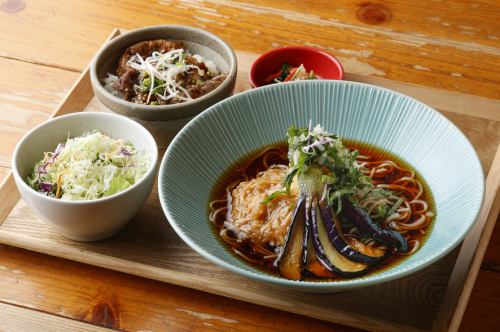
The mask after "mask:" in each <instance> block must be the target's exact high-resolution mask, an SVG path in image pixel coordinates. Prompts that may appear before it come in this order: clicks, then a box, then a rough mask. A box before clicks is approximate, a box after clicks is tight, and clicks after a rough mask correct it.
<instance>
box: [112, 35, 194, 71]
mask: <svg viewBox="0 0 500 332" xmlns="http://www.w3.org/2000/svg"><path fill="white" fill-rule="evenodd" d="M179 48H184V45H183V44H182V43H181V42H177V41H172V40H165V39H156V40H148V41H143V42H140V43H137V44H134V45H132V46H130V47H129V48H127V49H126V50H125V53H123V55H122V56H121V58H120V61H118V67H117V68H116V74H117V75H118V76H121V75H122V74H123V73H125V71H126V70H127V69H128V68H129V67H128V66H127V61H128V60H129V59H130V57H131V56H133V55H135V54H139V55H140V56H141V57H143V58H147V57H148V56H150V55H151V54H152V53H153V52H160V53H166V52H168V51H171V50H175V49H179Z"/></svg>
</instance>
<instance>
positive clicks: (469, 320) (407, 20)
mask: <svg viewBox="0 0 500 332" xmlns="http://www.w3.org/2000/svg"><path fill="white" fill-rule="evenodd" d="M382 2H383V4H382ZM499 16H500V4H499V3H498V2H497V1H483V2H467V1H460V2H458V1H444V0H443V1H438V0H436V1H414V2H413V3H410V2H409V1H402V0H395V1H391V2H388V1H381V3H367V2H366V3H365V2H352V1H335V2H333V1H326V0H312V1H293V2H283V1H276V0H266V1H264V0H261V1H252V2H250V1H226V0H206V1H202V0H190V1H164V0H160V1H155V2H153V1H97V0H96V1H51V0H38V1H21V0H2V1H0V31H2V32H3V33H2V36H1V37H0V65H1V68H2V72H1V73H2V75H1V77H2V79H1V80H0V105H1V107H0V141H1V144H0V179H1V178H3V177H5V175H6V174H7V172H8V169H9V165H10V158H11V154H12V151H13V148H14V146H15V144H16V142H17V141H18V140H19V138H20V137H21V136H22V135H23V134H24V133H25V132H26V131H27V130H29V129H30V128H32V127H33V126H35V125H36V124H38V123H40V122H42V121H44V120H45V119H47V118H48V116H49V114H50V113H51V112H52V110H53V109H54V108H55V106H56V105H57V103H58V102H59V101H60V100H61V98H62V97H63V96H64V94H65V93H66V92H67V91H68V90H69V88H70V86H71V85H72V83H73V82H74V81H75V80H76V78H77V77H78V75H79V73H80V72H81V71H82V70H83V69H84V67H85V66H86V65H87V64H88V62H89V61H90V59H91V58H92V56H93V54H94V53H95V51H96V50H97V48H98V47H99V45H100V44H101V43H102V42H103V41H104V40H105V38H106V37H107V35H108V34H109V32H110V31H111V30H112V29H113V28H115V27H117V26H119V27H123V28H127V29H133V28H137V27H141V26H145V25H153V24H162V23H175V24H185V25H192V26H197V27H201V28H204V29H207V30H209V31H211V32H213V33H215V34H217V35H219V36H221V37H222V38H224V39H225V40H227V41H228V42H229V43H230V44H231V45H232V46H233V48H235V49H237V50H241V51H246V52H252V53H262V52H264V51H266V50H269V49H271V48H274V47H278V46H283V45H290V44H303V45H311V46H316V47H319V48H322V49H325V50H326V51H328V52H330V53H332V54H333V55H335V56H337V57H338V58H339V59H340V60H341V61H342V63H343V64H344V66H345V68H346V70H347V71H349V72H352V73H359V74H363V75H371V76H375V77H384V78H387V79H391V80H397V81H403V82H411V83H415V84H420V85H425V86H429V87H435V88H439V89H446V90H451V91H458V92H465V93H468V94H474V95H477V96H482V97H487V98H493V99H500V66H499V65H498V64H499V63H500V23H499V20H498V18H499ZM0 280H1V281H2V282H1V287H0V330H9V331H17V330H82V331H87V330H88V331H95V330H98V329H100V327H103V328H104V327H106V328H112V329H122V330H133V331H138V330H141V331H160V330H175V331H178V330H220V329H223V328H225V329H232V330H238V331H240V330H241V331H253V330H256V329H259V330H262V331H276V330H287V331H306V330H311V331H331V330H335V331H351V330H353V329H351V328H347V327H343V326H338V325H334V324H331V323H325V322H322V321H318V320H314V319H311V318H308V317H303V316H298V315H293V314H289V313H285V312H281V311H277V310H271V309H267V308H263V307H260V306H257V305H253V304H248V303H244V302H239V301H236V300H231V299H228V298H223V297H220V296H216V295H211V294H206V293H202V292H198V291H194V290H189V289H185V288H182V287H177V286H172V285H169V284H164V283H160V282H156V281H151V280H147V279H142V278H139V277H134V276H130V275H126V274H122V273H118V272H113V271H109V270H105V269H101V268H96V267H92V266H88V265H85V264H80V263H75V262H72V261H68V260H63V259H59V258H53V257H50V256H46V255H42V254H37V253H33V252H29V251H25V250H21V249H17V248H14V247H8V246H3V245H0ZM499 298H500V226H499V224H498V223H497V226H496V229H495V230H494V233H493V236H492V239H491V242H490V244H489V247H488V250H487V253H486V256H485V258H484V260H483V264H482V267H481V271H480V273H479V276H478V279H477V282H476V284H475V287H474V290H473V293H472V296H471V299H470V301H469V304H468V307H467V310H466V312H465V316H464V319H463V322H462V325H461V329H462V330H463V331H469V330H478V331H490V330H494V329H495V328H497V327H498V325H499V323H500V319H499V318H498V314H499V313H500V301H499V300H498V299H499Z"/></svg>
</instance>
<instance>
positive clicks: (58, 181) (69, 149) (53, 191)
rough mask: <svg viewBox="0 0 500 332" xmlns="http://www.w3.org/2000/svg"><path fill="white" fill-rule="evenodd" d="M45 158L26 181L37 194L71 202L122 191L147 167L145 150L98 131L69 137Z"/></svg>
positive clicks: (148, 163)
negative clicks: (139, 149)
mask: <svg viewBox="0 0 500 332" xmlns="http://www.w3.org/2000/svg"><path fill="white" fill-rule="evenodd" d="M44 155H45V156H44V158H43V159H42V160H40V161H38V162H37V163H36V164H35V166H34V168H33V172H32V173H31V175H29V176H28V178H27V179H26V182H27V183H28V185H29V186H30V187H31V188H33V189H34V190H36V191H38V192H39V193H42V194H44V195H47V196H49V197H54V198H58V199H62V200H70V201H79V200H93V199H98V198H102V197H107V196H111V195H113V194H116V193H118V192H120V191H123V190H125V189H127V188H128V187H130V186H131V185H133V184H134V183H136V182H137V181H139V180H140V179H141V178H142V177H143V176H144V174H145V173H146V171H147V170H148V168H149V165H150V161H149V156H148V155H147V153H146V152H145V151H138V150H137V149H136V148H135V147H134V145H133V144H132V143H130V142H125V141H124V140H122V139H113V138H111V137H108V136H106V135H104V134H102V133H101V132H98V131H95V132H90V133H84V134H83V135H81V136H78V137H74V138H68V140H67V141H66V142H65V143H60V144H59V145H58V146H57V148H56V149H55V151H54V152H45V153H44Z"/></svg>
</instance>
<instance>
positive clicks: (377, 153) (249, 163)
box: [209, 139, 436, 282]
mask: <svg viewBox="0 0 500 332" xmlns="http://www.w3.org/2000/svg"><path fill="white" fill-rule="evenodd" d="M343 143H344V145H345V146H347V147H348V148H349V149H351V150H358V151H359V152H360V154H362V155H367V156H370V157H372V158H373V160H391V161H393V162H395V163H396V164H397V165H398V166H399V167H401V168H404V169H406V170H411V171H413V172H415V177H416V179H417V180H419V181H420V183H421V184H422V186H423V188H424V193H423V196H422V197H421V199H422V200H424V201H426V202H427V203H428V204H429V211H432V212H433V213H434V218H433V220H432V221H431V222H430V224H429V225H428V226H427V227H426V234H425V235H419V236H416V235H415V237H416V238H418V240H420V247H422V246H423V245H425V242H426V239H427V238H428V236H429V234H430V232H431V231H432V228H433V227H434V220H435V218H436V209H435V204H434V198H433V196H432V193H431V190H430V187H429V186H428V185H427V183H426V182H425V181H424V179H423V178H422V176H421V175H420V174H419V173H418V172H417V171H416V170H415V169H414V168H413V167H412V166H411V165H410V164H409V163H408V162H406V161H404V160H403V159H402V158H400V157H398V156H397V155H395V154H393V153H391V152H388V151H386V150H384V149H381V148H378V147H375V146H373V145H371V144H366V143H363V142H359V141H355V140H348V139H343ZM270 147H273V148H277V149H279V150H280V152H281V153H282V154H283V156H284V158H274V160H271V162H270V164H271V165H272V164H273V163H274V164H283V165H287V164H288V158H287V157H286V156H287V152H288V145H287V143H286V142H279V143H276V144H270V145H268V146H264V147H262V148H260V149H258V150H255V151H252V152H250V153H248V154H247V155H245V156H243V157H242V158H240V159H239V160H237V161H236V162H234V163H233V164H232V165H231V166H230V167H229V168H228V169H227V170H226V171H225V172H224V173H223V174H222V175H221V176H220V177H219V179H217V182H216V184H215V186H214V188H213V189H212V192H211V195H210V201H213V200H217V199H224V198H226V187H227V186H228V185H230V184H231V183H233V182H235V181H238V180H240V179H242V177H243V176H244V172H245V171H246V173H247V175H248V176H249V178H255V177H256V176H257V174H258V173H259V172H261V171H263V170H264V168H263V166H262V157H259V158H256V159H255V157H256V156H257V155H258V154H259V153H261V152H262V151H263V150H265V149H267V148H270ZM271 159H273V158H271ZM209 210H210V208H209ZM221 218H222V215H221ZM212 231H213V233H214V236H216V237H217V238H218V239H219V241H220V243H221V245H222V246H223V247H224V248H225V249H226V250H228V251H229V252H230V253H231V254H232V255H234V256H236V257H238V259H241V260H243V261H245V260H244V259H243V258H241V257H240V256H238V255H237V254H235V253H234V251H233V250H232V248H231V246H230V245H229V244H228V243H226V242H225V241H224V240H222V239H221V237H220V236H219V228H218V227H217V226H215V225H214V224H212ZM419 250H420V249H419ZM407 257H409V256H405V255H393V256H390V257H389V258H388V259H385V260H384V261H382V262H380V263H378V264H376V265H374V266H372V267H370V270H369V271H368V272H367V273H365V274H363V276H362V277H364V276H366V275H374V274H378V273H382V272H384V271H386V270H388V269H390V268H392V267H394V266H396V265H398V264H399V263H401V262H402V261H403V260H405V259H406V258H407ZM247 263H248V264H250V265H252V266H253V267H254V268H257V269H258V270H260V271H262V272H265V273H268V274H271V275H276V276H279V275H280V274H279V272H278V270H277V268H275V267H273V266H263V265H258V264H253V263H251V262H247ZM302 279H303V280H306V281H314V282H329V281H338V280H353V279H356V277H355V278H345V277H334V278H323V277H316V276H314V275H304V276H303V278H302Z"/></svg>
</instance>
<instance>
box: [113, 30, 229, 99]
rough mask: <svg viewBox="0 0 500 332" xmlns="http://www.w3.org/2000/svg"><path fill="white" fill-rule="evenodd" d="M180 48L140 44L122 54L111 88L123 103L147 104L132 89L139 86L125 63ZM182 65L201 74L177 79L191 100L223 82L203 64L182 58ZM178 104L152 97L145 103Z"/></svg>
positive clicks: (159, 42) (179, 45)
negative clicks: (114, 81)
mask: <svg viewBox="0 0 500 332" xmlns="http://www.w3.org/2000/svg"><path fill="white" fill-rule="evenodd" d="M180 48H184V45H183V44H182V43H181V42H177V41H171V40H164V39H157V40H149V41H144V42H140V43H137V44H134V45H132V46H130V47H129V48H127V49H126V50H125V53H124V54H123V55H122V56H121V58H120V60H119V62H118V66H117V69H116V74H117V76H118V80H117V81H116V83H115V84H114V88H115V89H117V90H119V91H121V92H122V93H123V97H124V99H126V100H129V101H132V102H134V103H137V104H147V103H148V100H147V99H148V91H145V92H140V91H136V89H134V86H135V85H139V83H140V82H139V79H140V77H139V71H137V70H135V69H132V68H130V67H129V66H127V61H128V60H129V59H130V57H131V56H133V55H135V54H139V55H140V56H141V57H143V58H147V57H148V56H150V55H151V54H152V53H153V52H161V53H166V52H168V51H171V50H174V49H180ZM185 61H186V63H187V64H190V65H196V66H198V67H199V68H200V69H201V70H203V71H204V73H203V75H200V74H199V73H198V70H197V69H191V70H189V71H187V72H186V73H184V74H182V76H181V77H180V78H179V79H180V81H179V82H180V83H181V85H182V86H183V87H184V88H185V89H186V90H187V91H188V92H189V94H190V95H191V97H192V98H193V99H195V98H198V97H201V96H203V95H205V94H207V93H209V92H210V91H213V90H215V89H216V88H217V87H218V86H219V85H221V84H222V82H223V81H224V80H225V79H226V75H222V74H221V75H217V76H215V77H213V76H212V75H211V74H210V73H209V72H208V69H207V67H206V65H205V64H204V63H199V62H198V61H196V59H195V58H194V57H192V56H189V55H188V56H186V57H185ZM181 102H183V100H181V99H179V98H176V97H174V98H171V99H169V100H167V101H165V100H163V99H161V98H159V97H157V96H156V95H152V96H151V97H150V99H149V104H151V103H153V104H158V105H167V104H178V103H181Z"/></svg>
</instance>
